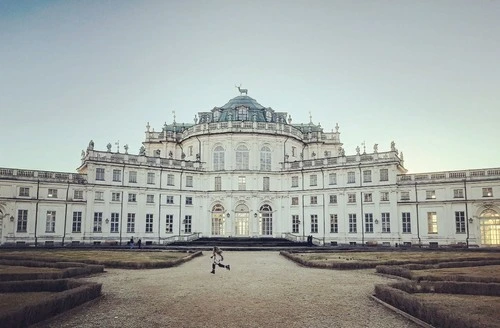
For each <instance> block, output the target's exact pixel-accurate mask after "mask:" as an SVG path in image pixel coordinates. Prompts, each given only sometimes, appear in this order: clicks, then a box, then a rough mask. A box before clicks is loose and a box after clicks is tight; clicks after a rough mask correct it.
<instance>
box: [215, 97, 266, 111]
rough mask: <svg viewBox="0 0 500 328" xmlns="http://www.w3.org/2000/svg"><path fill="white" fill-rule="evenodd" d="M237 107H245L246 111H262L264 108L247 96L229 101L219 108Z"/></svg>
mask: <svg viewBox="0 0 500 328" xmlns="http://www.w3.org/2000/svg"><path fill="white" fill-rule="evenodd" d="M239 106H245V107H247V108H248V109H264V106H262V105H261V104H259V103H258V102H257V101H256V100H255V99H253V98H251V97H249V96H238V97H234V98H233V99H231V100H229V101H228V102H227V104H225V105H224V106H222V107H220V108H222V109H236V108H237V107H239Z"/></svg>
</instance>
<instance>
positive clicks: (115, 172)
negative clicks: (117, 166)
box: [113, 170, 122, 182]
mask: <svg viewBox="0 0 500 328" xmlns="http://www.w3.org/2000/svg"><path fill="white" fill-rule="evenodd" d="M113 181H115V182H120V181H122V171H121V170H113Z"/></svg>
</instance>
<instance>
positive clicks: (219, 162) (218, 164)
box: [214, 146, 224, 171]
mask: <svg viewBox="0 0 500 328" xmlns="http://www.w3.org/2000/svg"><path fill="white" fill-rule="evenodd" d="M222 170H224V148H222V146H217V147H215V149H214V171H222Z"/></svg>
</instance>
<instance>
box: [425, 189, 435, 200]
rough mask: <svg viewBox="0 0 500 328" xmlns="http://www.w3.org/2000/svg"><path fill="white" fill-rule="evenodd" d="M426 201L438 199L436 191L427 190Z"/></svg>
mask: <svg viewBox="0 0 500 328" xmlns="http://www.w3.org/2000/svg"><path fill="white" fill-rule="evenodd" d="M425 199H436V191H435V190H426V191H425Z"/></svg>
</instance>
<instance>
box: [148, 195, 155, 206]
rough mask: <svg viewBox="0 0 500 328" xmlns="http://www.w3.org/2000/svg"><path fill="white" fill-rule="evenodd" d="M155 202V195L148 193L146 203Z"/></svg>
mask: <svg viewBox="0 0 500 328" xmlns="http://www.w3.org/2000/svg"><path fill="white" fill-rule="evenodd" d="M154 202H155V195H146V203H148V204H153V203H154Z"/></svg>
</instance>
